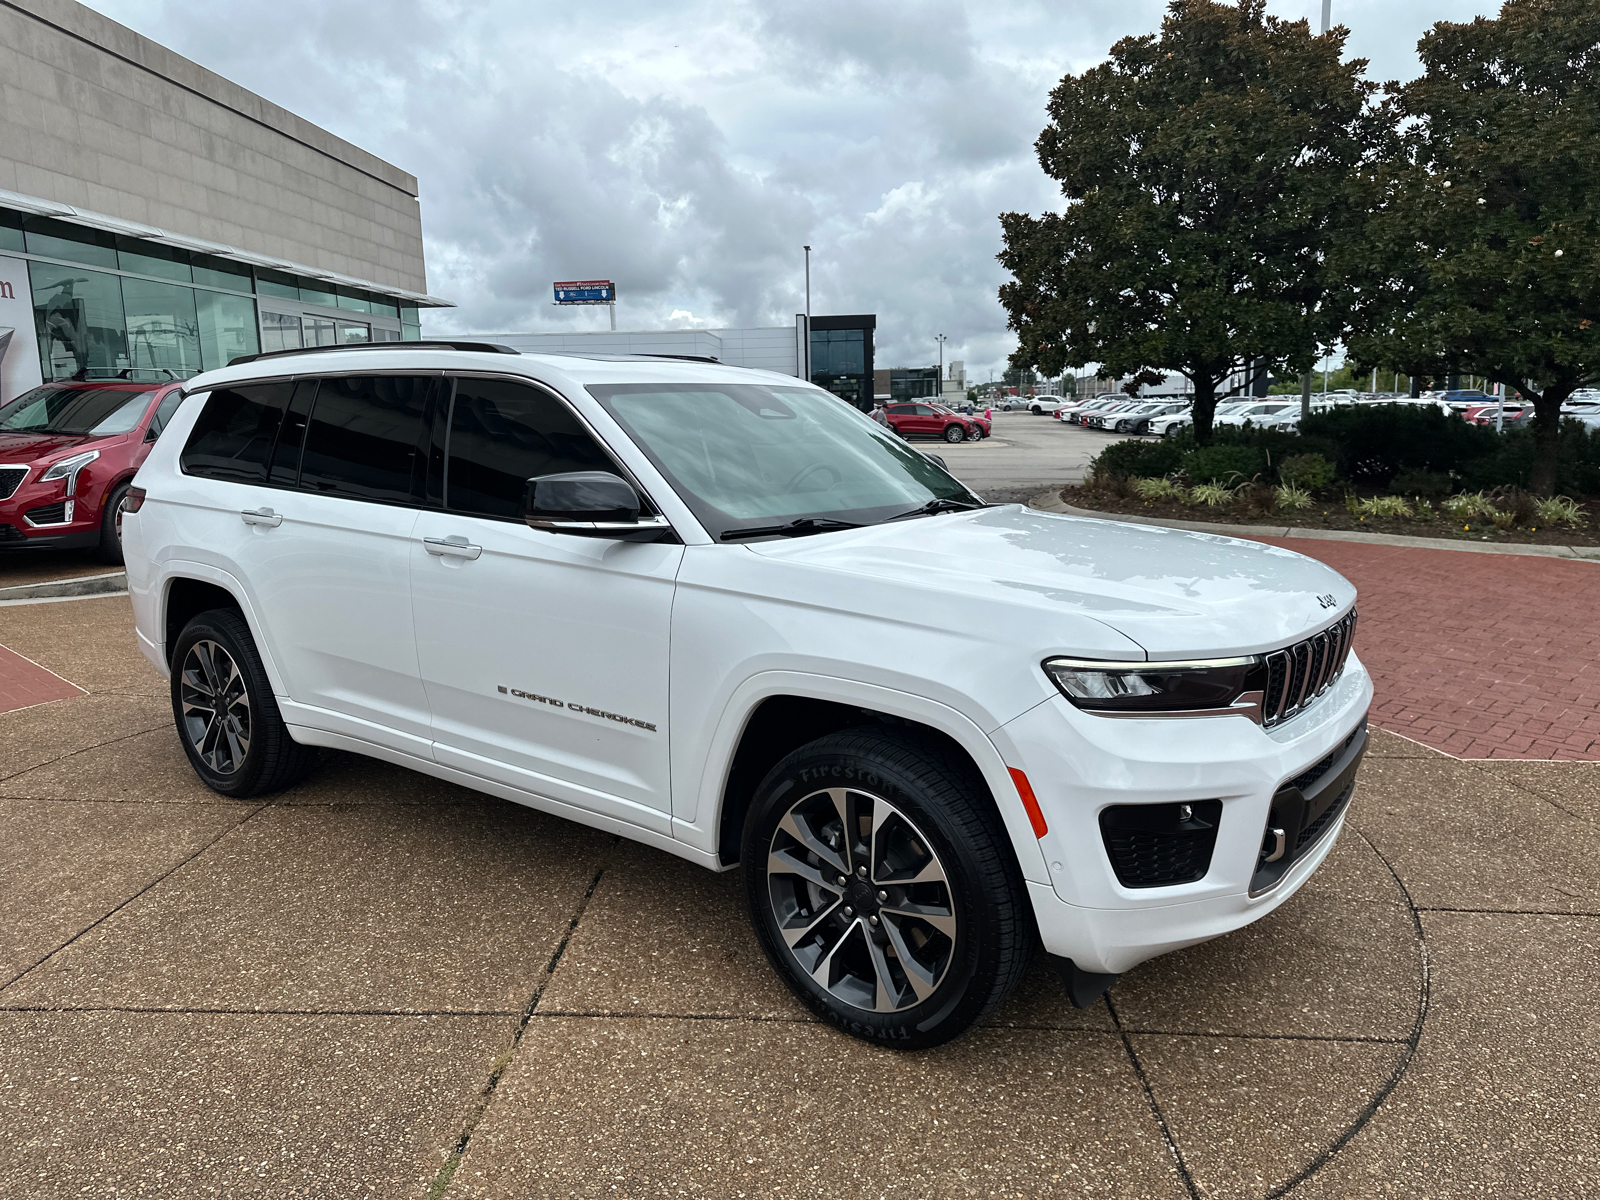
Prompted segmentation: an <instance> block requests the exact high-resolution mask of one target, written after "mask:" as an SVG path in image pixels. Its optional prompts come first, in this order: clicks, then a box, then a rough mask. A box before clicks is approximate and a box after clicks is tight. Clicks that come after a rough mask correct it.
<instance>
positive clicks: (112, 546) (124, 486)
mask: <svg viewBox="0 0 1600 1200" xmlns="http://www.w3.org/2000/svg"><path fill="white" fill-rule="evenodd" d="M130 486H131V483H130V482H129V481H124V482H122V483H119V484H117V486H116V487H114V488H112V489H111V490H110V491H109V492H107V493H106V500H105V504H104V505H103V506H102V507H101V509H100V544H99V545H98V546H96V547H95V551H94V556H95V557H96V558H97V559H99V560H100V561H101V562H103V563H112V564H117V563H120V562H121V561H122V503H123V501H125V500H126V499H127V498H128V488H129V487H130Z"/></svg>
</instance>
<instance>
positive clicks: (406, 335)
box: [400, 325, 422, 342]
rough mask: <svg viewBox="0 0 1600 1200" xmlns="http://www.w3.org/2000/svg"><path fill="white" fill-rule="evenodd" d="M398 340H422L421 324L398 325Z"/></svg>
mask: <svg viewBox="0 0 1600 1200" xmlns="http://www.w3.org/2000/svg"><path fill="white" fill-rule="evenodd" d="M400 340H401V341H402V342H420V341H421V340H422V326H420V325H402V326H400Z"/></svg>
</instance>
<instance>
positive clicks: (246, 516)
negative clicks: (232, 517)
mask: <svg viewBox="0 0 1600 1200" xmlns="http://www.w3.org/2000/svg"><path fill="white" fill-rule="evenodd" d="M239 519H240V520H241V521H243V522H244V523H245V524H246V525H265V526H266V527H267V528H269V529H276V528H277V527H278V526H279V525H282V524H283V514H282V513H275V512H273V511H272V510H271V509H270V508H258V509H256V511H255V512H251V511H250V510H249V509H245V510H244V511H243V512H242V513H240V514H239Z"/></svg>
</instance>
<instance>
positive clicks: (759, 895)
mask: <svg viewBox="0 0 1600 1200" xmlns="http://www.w3.org/2000/svg"><path fill="white" fill-rule="evenodd" d="M742 861H743V864H744V877H745V891H746V897H747V899H748V901H749V905H750V912H751V919H752V921H753V922H754V924H755V928H756V933H757V936H758V937H759V938H760V940H761V945H762V948H763V950H765V951H766V954H767V958H768V959H769V960H770V961H771V963H772V965H773V966H774V967H775V968H776V969H777V971H778V973H779V974H780V975H781V976H782V977H783V979H784V982H786V983H787V984H788V985H789V987H790V988H791V989H792V990H793V991H794V993H795V994H796V995H797V996H799V997H800V999H801V1000H802V1001H803V1002H804V1003H805V1004H806V1005H807V1006H808V1007H809V1008H810V1009H811V1010H812V1011H813V1012H815V1013H816V1014H817V1015H818V1016H819V1017H821V1018H822V1019H823V1020H824V1021H827V1022H829V1023H830V1024H832V1025H835V1026H837V1027H838V1028H839V1029H841V1030H843V1031H844V1032H845V1033H848V1034H851V1035H853V1036H855V1037H858V1038H862V1039H864V1040H866V1041H871V1042H879V1043H882V1044H884V1045H887V1046H891V1047H895V1048H897V1049H903V1050H919V1049H923V1048H925V1047H928V1046H936V1045H939V1044H940V1043H941V1042H946V1041H949V1040H950V1039H951V1038H953V1037H956V1036H957V1035H958V1034H960V1033H962V1032H963V1031H965V1030H966V1029H968V1028H969V1027H970V1026H972V1025H973V1024H974V1023H975V1022H977V1021H979V1020H981V1019H982V1018H983V1017H984V1016H985V1015H987V1014H988V1013H990V1012H992V1011H993V1010H994V1009H995V1008H996V1007H997V1006H998V1005H999V1004H1000V1003H1001V1002H1002V1001H1003V1000H1004V999H1005V998H1006V996H1007V995H1009V994H1010V992H1011V990H1012V988H1014V987H1015V986H1016V983H1017V981H1018V980H1019V979H1020V978H1021V976H1022V972H1023V970H1024V969H1025V968H1026V966H1027V963H1028V958H1029V956H1030V954H1031V952H1032V948H1033V941H1034V931H1033V928H1032V923H1031V920H1030V917H1029V914H1028V912H1027V909H1026V901H1025V897H1024V892H1023V884H1022V878H1021V875H1020V873H1019V872H1018V870H1017V865H1016V860H1015V858H1014V857H1013V855H1012V851H1011V844H1010V841H1009V839H1008V837H1007V836H1006V833H1005V831H1004V829H1003V827H1002V826H1001V823H1000V818H999V814H998V813H997V812H996V811H995V809H994V802H993V800H992V799H991V798H990V797H989V795H988V794H987V791H986V789H985V788H984V786H983V782H982V780H981V778H980V777H978V776H977V774H976V772H975V771H974V769H973V768H972V766H971V764H970V763H969V762H964V761H962V760H960V759H959V758H957V756H956V755H955V754H954V753H953V752H952V751H951V750H949V749H948V748H946V747H944V746H942V745H941V744H940V743H939V742H937V741H936V740H934V739H932V738H927V737H923V736H919V735H917V734H916V733H915V732H914V731H908V730H903V729H899V728H895V727H889V726H884V727H879V726H863V727H861V728H858V729H851V730H846V731H844V732H842V733H837V734H830V735H828V736H826V737H823V738H819V739H818V740H816V741H814V742H811V743H810V744H808V745H806V746H802V747H801V748H800V749H798V750H796V751H794V752H793V753H791V754H790V755H789V756H788V757H787V758H785V759H783V761H781V762H780V763H778V765H777V766H775V767H774V768H773V769H772V770H771V771H770V772H769V773H768V774H767V777H766V778H765V779H764V780H763V781H762V783H761V785H760V787H759V788H758V789H757V790H756V795H755V798H754V800H753V801H752V804H751V808H750V812H749V814H748V816H747V819H746V822H745V828H744V839H743V849H742Z"/></svg>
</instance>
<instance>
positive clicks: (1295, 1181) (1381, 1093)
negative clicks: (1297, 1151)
mask: <svg viewBox="0 0 1600 1200" xmlns="http://www.w3.org/2000/svg"><path fill="white" fill-rule="evenodd" d="M1351 832H1353V833H1354V834H1355V835H1356V836H1357V837H1358V838H1360V839H1361V840H1362V841H1363V842H1365V843H1366V844H1367V848H1368V849H1369V850H1371V851H1372V852H1373V853H1374V854H1375V855H1377V856H1378V861H1379V862H1381V863H1382V864H1383V865H1384V867H1385V869H1387V870H1388V872H1389V874H1390V875H1391V876H1392V877H1393V878H1394V882H1395V886H1396V887H1398V888H1399V889H1400V894H1401V895H1402V896H1404V897H1405V901H1406V908H1407V909H1408V910H1410V913H1411V926H1412V930H1413V932H1414V933H1415V934H1416V938H1417V950H1418V958H1419V962H1420V965H1421V968H1422V980H1421V984H1420V986H1419V987H1418V993H1417V1019H1416V1023H1415V1024H1414V1025H1413V1026H1412V1028H1411V1036H1410V1037H1408V1038H1407V1039H1406V1040H1405V1042H1404V1043H1403V1045H1404V1046H1405V1049H1404V1050H1402V1051H1401V1052H1400V1057H1399V1058H1398V1059H1396V1060H1395V1064H1394V1069H1393V1070H1392V1071H1391V1072H1390V1073H1389V1078H1388V1079H1387V1080H1386V1081H1385V1082H1384V1084H1383V1086H1382V1087H1380V1088H1379V1089H1378V1090H1377V1091H1376V1092H1375V1093H1373V1095H1372V1097H1371V1098H1370V1099H1369V1100H1368V1101H1367V1103H1366V1104H1365V1105H1363V1106H1362V1109H1361V1111H1360V1112H1359V1113H1357V1114H1356V1119H1355V1120H1354V1121H1352V1122H1351V1123H1350V1125H1349V1127H1348V1128H1346V1129H1345V1131H1344V1132H1343V1133H1342V1134H1340V1135H1339V1136H1338V1137H1337V1138H1335V1139H1334V1142H1333V1145H1331V1146H1329V1147H1328V1148H1327V1149H1326V1150H1324V1151H1323V1152H1322V1153H1321V1154H1319V1155H1317V1156H1316V1157H1315V1158H1314V1159H1312V1160H1311V1161H1310V1162H1309V1163H1307V1164H1306V1165H1305V1166H1304V1167H1302V1168H1301V1169H1300V1170H1299V1171H1298V1172H1296V1173H1295V1174H1294V1175H1293V1176H1291V1177H1290V1178H1289V1179H1286V1180H1285V1181H1284V1182H1283V1183H1281V1184H1279V1185H1278V1186H1277V1187H1275V1188H1273V1189H1272V1190H1271V1191H1269V1192H1267V1194H1266V1197H1265V1200H1278V1198H1279V1197H1281V1196H1284V1195H1287V1194H1288V1193H1289V1192H1291V1191H1293V1190H1294V1189H1295V1188H1297V1187H1299V1186H1300V1185H1301V1184H1302V1183H1304V1182H1305V1181H1306V1180H1308V1179H1310V1178H1311V1177H1312V1176H1313V1175H1315V1174H1316V1173H1317V1172H1318V1171H1320V1170H1322V1168H1323V1167H1325V1166H1327V1165H1328V1164H1329V1163H1330V1162H1332V1161H1333V1158H1334V1155H1336V1154H1338V1153H1339V1151H1341V1150H1343V1149H1344V1148H1345V1147H1346V1146H1348V1145H1349V1144H1350V1142H1351V1140H1352V1139H1354V1138H1355V1136H1356V1134H1358V1133H1360V1132H1361V1131H1362V1130H1363V1129H1365V1128H1366V1127H1367V1124H1368V1123H1369V1122H1370V1121H1371V1120H1372V1118H1373V1117H1375V1116H1377V1114H1378V1109H1379V1108H1381V1107H1382V1106H1383V1102H1384V1101H1385V1100H1387V1099H1388V1098H1389V1096H1390V1094H1391V1093H1392V1092H1393V1091H1394V1089H1395V1088H1397V1087H1399V1086H1400V1080H1401V1079H1403V1078H1404V1077H1405V1074H1406V1071H1407V1070H1409V1069H1410V1067H1411V1061H1412V1059H1414V1058H1415V1057H1416V1055H1417V1046H1418V1044H1419V1043H1421V1041H1422V1029H1423V1026H1424V1025H1425V1024H1426V1023H1427V1020H1428V1009H1429V1006H1430V1004H1431V1002H1432V998H1433V964H1432V960H1431V958H1430V956H1429V951H1428V935H1427V931H1426V930H1424V929H1423V927H1422V915H1421V910H1419V909H1418V908H1417V905H1416V902H1415V901H1414V900H1413V899H1412V898H1411V889H1410V888H1408V887H1406V885H1405V880H1403V879H1401V878H1400V872H1398V871H1396V870H1395V869H1394V864H1393V863H1391V862H1390V861H1389V860H1388V859H1387V858H1386V857H1384V854H1383V851H1381V850H1379V849H1378V847H1377V846H1376V845H1375V844H1374V843H1373V841H1372V839H1371V838H1369V837H1367V835H1366V834H1364V833H1362V832H1361V830H1359V829H1356V828H1355V827H1354V826H1351Z"/></svg>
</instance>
